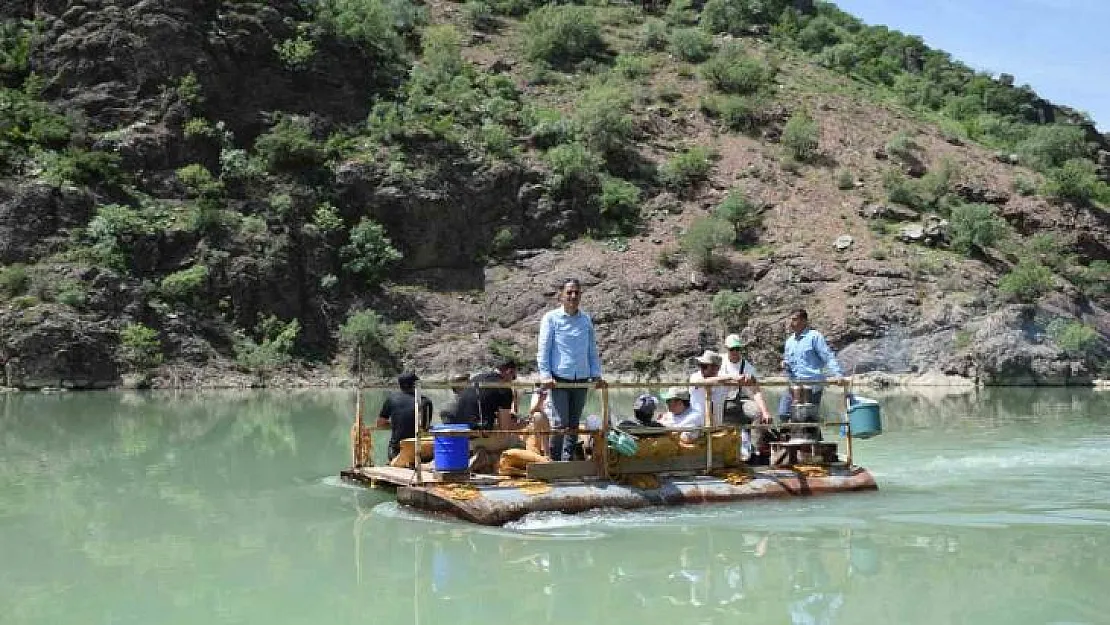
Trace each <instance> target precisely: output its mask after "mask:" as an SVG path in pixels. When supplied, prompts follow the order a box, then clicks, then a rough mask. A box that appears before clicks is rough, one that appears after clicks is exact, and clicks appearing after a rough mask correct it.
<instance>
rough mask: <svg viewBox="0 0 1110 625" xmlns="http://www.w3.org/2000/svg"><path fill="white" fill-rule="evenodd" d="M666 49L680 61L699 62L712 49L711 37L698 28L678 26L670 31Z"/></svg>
mask: <svg viewBox="0 0 1110 625" xmlns="http://www.w3.org/2000/svg"><path fill="white" fill-rule="evenodd" d="M668 49H669V50H670V52H671V54H673V55H674V56H675V58H677V59H679V60H681V61H687V62H689V63H701V62H702V61H704V60H705V59H707V58H709V53H710V52H712V51H713V38H712V37H710V36H709V35H707V34H706V33H705V31H703V30H701V29H700V28H678V29H676V30H673V31H671V37H670V45H669V46H668Z"/></svg>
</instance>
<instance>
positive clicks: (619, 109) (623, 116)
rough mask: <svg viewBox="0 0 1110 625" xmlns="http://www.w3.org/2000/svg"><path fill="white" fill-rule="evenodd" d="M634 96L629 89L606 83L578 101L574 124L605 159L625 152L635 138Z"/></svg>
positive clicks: (589, 146) (584, 94)
mask: <svg viewBox="0 0 1110 625" xmlns="http://www.w3.org/2000/svg"><path fill="white" fill-rule="evenodd" d="M631 112H632V97H631V95H630V94H629V90H628V88H627V86H624V85H619V84H615V83H603V84H600V85H596V86H594V87H592V88H590V89H587V90H586V92H585V93H583V94H582V96H581V97H579V98H578V102H577V106H576V107H575V112H574V125H575V127H576V128H577V130H578V136H579V137H580V138H581V140H582V142H583V143H584V144H585V145H586V147H588V148H589V149H590V150H591V151H593V152H595V153H597V154H600V155H602V156H604V157H611V156H614V155H616V154H619V153H620V152H622V151H623V150H624V149H625V148H626V147H627V145H628V141H629V139H630V138H631V137H632V131H633V124H632V115H631Z"/></svg>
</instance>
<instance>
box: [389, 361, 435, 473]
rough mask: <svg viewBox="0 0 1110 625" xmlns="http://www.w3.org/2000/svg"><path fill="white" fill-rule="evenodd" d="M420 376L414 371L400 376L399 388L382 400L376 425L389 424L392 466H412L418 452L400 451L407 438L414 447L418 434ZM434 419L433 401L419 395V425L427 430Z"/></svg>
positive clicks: (409, 447) (409, 445) (398, 379)
mask: <svg viewBox="0 0 1110 625" xmlns="http://www.w3.org/2000/svg"><path fill="white" fill-rule="evenodd" d="M419 379H420V378H418V377H417V375H416V374H415V373H411V372H410V373H403V374H401V375H400V376H399V377H398V378H397V387H398V390H396V391H391V392H390V393H389V395H387V396H386V398H385V401H384V402H382V408H381V410H380V411H378V421H377V427H378V428H381V429H384V428H389V429H390V430H391V432H392V434H391V435H390V437H389V460H390V464H391V465H393V466H409V465H410V464H412V462H413V461H414V460H415V456H416V454H415V453H412V454H411V457H409V454H401V451H402V444H401V443H402V441H408V444H407V446H406V447H407V448H408V449H412V445H413V440H414V438H415V436H416V382H417V381H418V380H419ZM431 423H432V402H431V400H429V399H428V398H427V397H425V396H421V397H420V429H421V430H427V429H428V427H429V426H430V425H431Z"/></svg>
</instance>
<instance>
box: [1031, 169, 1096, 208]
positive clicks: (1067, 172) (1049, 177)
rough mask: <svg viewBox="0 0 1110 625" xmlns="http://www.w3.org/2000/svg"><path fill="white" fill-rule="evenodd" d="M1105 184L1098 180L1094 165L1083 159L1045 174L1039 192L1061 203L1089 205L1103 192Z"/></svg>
mask: <svg viewBox="0 0 1110 625" xmlns="http://www.w3.org/2000/svg"><path fill="white" fill-rule="evenodd" d="M1105 188H1106V186H1105V183H1103V182H1102V181H1100V180H1099V178H1098V169H1097V168H1096V167H1095V164H1094V163H1092V162H1091V161H1089V160H1085V159H1072V160H1070V161H1067V162H1066V163H1064V164H1063V165H1062V166H1060V167H1054V168H1052V169H1049V170H1048V171H1047V172H1046V173H1045V182H1044V186H1043V187H1042V188H1041V192H1042V193H1044V194H1045V195H1047V196H1048V197H1050V198H1052V199H1054V200H1058V201H1061V202H1073V203H1075V204H1079V205H1085V204H1089V203H1090V202H1091V200H1094V199H1096V198H1099V197H1100V196H1101V195H1103V194H1104V192H1105Z"/></svg>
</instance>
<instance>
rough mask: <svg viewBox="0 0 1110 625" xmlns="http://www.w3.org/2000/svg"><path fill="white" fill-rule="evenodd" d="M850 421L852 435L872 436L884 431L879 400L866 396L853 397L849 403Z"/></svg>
mask: <svg viewBox="0 0 1110 625" xmlns="http://www.w3.org/2000/svg"><path fill="white" fill-rule="evenodd" d="M848 422H849V423H851V424H852V436H854V437H856V438H871V437H872V436H878V435H879V434H882V433H883V418H882V411H881V410H880V409H879V402H877V401H875V400H874V399H868V398H866V397H853V398H852V399H851V400H850V403H849V404H848Z"/></svg>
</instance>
